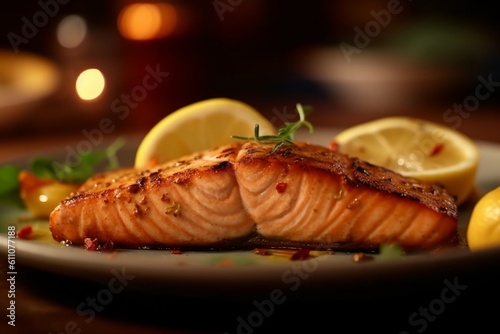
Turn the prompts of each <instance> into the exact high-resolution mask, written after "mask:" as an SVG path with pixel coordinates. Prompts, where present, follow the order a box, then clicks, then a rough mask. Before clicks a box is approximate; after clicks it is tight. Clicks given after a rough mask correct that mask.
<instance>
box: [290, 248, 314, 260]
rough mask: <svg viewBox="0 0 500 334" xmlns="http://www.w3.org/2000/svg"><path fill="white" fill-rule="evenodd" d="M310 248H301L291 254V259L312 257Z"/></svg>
mask: <svg viewBox="0 0 500 334" xmlns="http://www.w3.org/2000/svg"><path fill="white" fill-rule="evenodd" d="M309 252H310V251H309V249H300V250H298V251H296V252H295V253H293V254H292V256H290V260H291V261H297V260H305V259H307V258H309V257H310V254H309Z"/></svg>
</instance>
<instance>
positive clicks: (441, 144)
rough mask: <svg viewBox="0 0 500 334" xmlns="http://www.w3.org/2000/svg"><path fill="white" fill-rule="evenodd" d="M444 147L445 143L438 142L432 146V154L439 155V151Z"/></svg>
mask: <svg viewBox="0 0 500 334" xmlns="http://www.w3.org/2000/svg"><path fill="white" fill-rule="evenodd" d="M443 148H444V144H443V143H440V144H436V145H435V146H434V147H433V148H432V150H431V154H430V156H431V157H433V156H435V155H437V154H438V153H440V152H441V151H442V150H443Z"/></svg>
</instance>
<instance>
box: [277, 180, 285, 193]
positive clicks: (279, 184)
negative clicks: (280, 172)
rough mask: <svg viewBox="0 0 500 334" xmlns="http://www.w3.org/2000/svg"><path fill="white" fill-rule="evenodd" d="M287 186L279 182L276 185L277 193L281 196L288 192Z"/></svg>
mask: <svg viewBox="0 0 500 334" xmlns="http://www.w3.org/2000/svg"><path fill="white" fill-rule="evenodd" d="M286 187H287V184H286V183H285V182H278V184H277V185H276V191H277V192H278V193H279V194H281V193H283V192H284V191H285V190H286Z"/></svg>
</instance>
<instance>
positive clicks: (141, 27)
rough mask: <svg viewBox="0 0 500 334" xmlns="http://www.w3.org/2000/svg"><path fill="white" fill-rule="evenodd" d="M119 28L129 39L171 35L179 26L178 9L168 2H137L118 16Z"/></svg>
mask: <svg viewBox="0 0 500 334" xmlns="http://www.w3.org/2000/svg"><path fill="white" fill-rule="evenodd" d="M117 23H118V30H119V31H120V33H121V35H122V36H123V37H125V38H128V39H134V40H148V39H158V38H163V37H166V36H168V35H171V34H172V33H173V32H174V30H175V28H176V26H177V11H176V9H175V7H174V6H173V5H171V4H167V3H135V4H132V5H128V6H126V7H124V8H123V9H122V10H121V12H120V15H119V16H118V22H117Z"/></svg>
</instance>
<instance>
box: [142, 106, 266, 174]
mask: <svg viewBox="0 0 500 334" xmlns="http://www.w3.org/2000/svg"><path fill="white" fill-rule="evenodd" d="M255 124H259V127H260V134H261V135H274V134H276V131H275V130H274V127H273V125H272V124H271V122H269V121H268V120H267V119H266V118H265V117H264V116H263V115H261V114H260V113H259V112H258V111H257V110H255V109H254V108H253V107H251V106H249V105H248V104H246V103H243V102H241V101H238V100H232V99H228V98H213V99H208V100H203V101H199V102H196V103H193V104H190V105H188V106H185V107H183V108H180V109H178V110H176V111H174V112H173V113H171V114H169V115H168V116H166V117H165V118H163V119H162V120H161V121H160V122H158V123H157V124H156V125H155V126H154V127H153V128H152V129H151V130H150V131H149V132H148V133H147V134H146V136H145V137H144V138H143V140H142V141H141V143H140V144H139V147H138V149H137V153H136V158H135V167H139V168H141V167H145V166H151V165H154V164H158V163H163V162H166V161H169V160H172V159H176V158H179V157H182V156H185V155H188V154H191V153H195V152H198V151H201V150H205V149H210V148H214V147H216V146H219V145H225V144H229V143H230V142H233V141H235V139H232V138H231V136H234V135H237V136H245V137H252V136H253V135H254V128H255Z"/></svg>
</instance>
